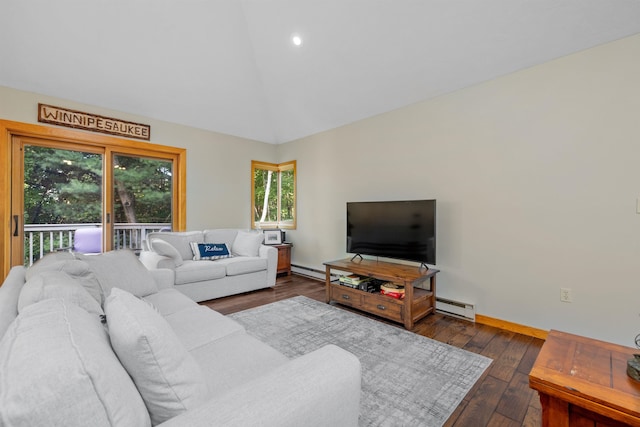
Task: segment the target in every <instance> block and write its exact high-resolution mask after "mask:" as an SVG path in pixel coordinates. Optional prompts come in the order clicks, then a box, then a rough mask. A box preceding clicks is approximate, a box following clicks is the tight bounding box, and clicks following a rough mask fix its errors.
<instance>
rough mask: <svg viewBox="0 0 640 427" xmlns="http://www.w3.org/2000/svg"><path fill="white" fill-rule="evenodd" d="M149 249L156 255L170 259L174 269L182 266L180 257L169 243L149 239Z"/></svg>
mask: <svg viewBox="0 0 640 427" xmlns="http://www.w3.org/2000/svg"><path fill="white" fill-rule="evenodd" d="M151 248H152V249H153V251H154V252H155V253H157V254H158V255H162V256H166V257H169V258H171V259H172V260H173V262H174V263H175V265H176V267H180V266H181V265H182V264H183V261H182V255H180V252H178V250H177V249H176V248H175V247H174V246H173V245H172V244H171V243H169V242H167V241H164V240H162V239H151Z"/></svg>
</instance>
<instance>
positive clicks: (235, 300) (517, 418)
mask: <svg viewBox="0 0 640 427" xmlns="http://www.w3.org/2000/svg"><path fill="white" fill-rule="evenodd" d="M297 295H304V296H306V297H308V298H313V299H316V300H318V301H324V300H325V286H324V282H321V281H319V280H315V279H310V278H306V277H303V276H298V275H295V274H294V275H293V276H291V277H280V278H278V281H277V283H276V286H275V287H274V288H270V289H264V290H259V291H255V292H250V293H247V294H242V295H234V296H230V297H226V298H220V299H217V300H212V301H207V302H204V303H202V304H204V305H207V306H208V307H211V308H212V309H214V310H216V311H218V312H220V313H222V314H230V313H235V312H238V311H242V310H246V309H248V308H252V307H257V306H260V305H264V304H268V303H271V302H275V301H279V300H283V299H286V298H291V297H294V296H297ZM338 307H341V308H344V309H345V310H348V308H346V307H342V306H338ZM358 313H359V314H362V315H366V316H368V317H371V318H374V319H376V320H379V321H382V322H385V323H389V324H391V325H394V326H398V327H401V326H400V325H398V324H395V323H392V322H387V321H385V320H384V319H380V318H377V317H374V316H370V315H367V314H366V313H362V312H358ZM413 332H415V333H417V334H420V335H423V336H425V337H429V338H432V339H435V340H438V341H441V342H445V343H447V344H451V345H453V346H456V347H459V348H463V349H465V350H468V351H472V352H474V353H478V354H482V355H484V356H487V357H490V358H492V359H493V363H492V364H491V366H490V367H489V368H488V369H487V370H486V371H485V373H484V375H483V376H482V378H481V379H480V380H479V381H478V382H477V383H476V385H475V386H474V388H473V389H472V390H471V391H470V392H469V394H468V395H467V396H466V397H465V399H464V400H463V401H462V403H461V404H460V405H459V406H458V408H457V410H456V411H455V412H454V413H453V414H452V415H451V417H450V418H449V420H448V421H447V423H446V424H445V426H448V427H463V426H464V427H466V426H469V427H481V426H501V427H510V426H527V427H529V426H539V425H541V408H540V402H539V400H538V394H537V393H536V392H535V391H534V390H531V389H530V388H529V379H528V375H529V371H530V370H531V367H532V366H533V362H534V361H535V359H536V357H537V355H538V352H539V351H540V348H541V347H542V344H543V342H544V341H543V340H540V339H537V338H532V337H529V336H525V335H521V334H517V333H513V332H508V331H504V330H501V329H497V328H494V327H490V326H486V325H481V324H474V323H471V322H468V321H465V320H459V319H456V318H453V317H450V316H445V315H442V314H439V313H436V314H434V315H429V316H427V317H425V318H424V319H422V320H420V321H419V322H417V323H416V325H415V327H414V328H413Z"/></svg>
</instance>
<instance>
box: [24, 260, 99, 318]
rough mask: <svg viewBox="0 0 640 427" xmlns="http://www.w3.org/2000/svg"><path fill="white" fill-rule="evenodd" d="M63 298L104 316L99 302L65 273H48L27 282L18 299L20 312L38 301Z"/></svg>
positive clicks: (89, 311)
mask: <svg viewBox="0 0 640 427" xmlns="http://www.w3.org/2000/svg"><path fill="white" fill-rule="evenodd" d="M49 298H62V299H63V300H65V301H67V302H69V303H71V304H75V305H77V306H79V307H82V308H83V309H85V310H86V311H87V312H88V313H92V314H96V315H98V316H100V315H102V314H104V312H103V311H102V307H100V304H99V303H98V301H96V300H95V298H93V297H92V296H91V294H90V293H89V292H88V291H87V290H86V289H85V288H84V287H83V286H82V284H81V283H80V282H79V281H78V280H76V279H75V278H73V277H72V276H70V275H69V274H67V273H65V272H64V271H48V272H45V273H40V274H38V275H37V276H34V277H32V278H31V279H29V280H27V281H26V283H25V284H24V286H23V287H22V291H21V292H20V297H19V298H18V312H22V310H23V309H24V308H25V307H27V306H29V305H31V304H35V303H37V302H38V301H42V300H44V299H49Z"/></svg>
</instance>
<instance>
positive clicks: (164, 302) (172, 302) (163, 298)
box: [142, 287, 198, 316]
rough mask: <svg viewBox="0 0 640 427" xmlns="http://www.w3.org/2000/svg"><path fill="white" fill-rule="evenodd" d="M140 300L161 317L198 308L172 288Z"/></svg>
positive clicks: (189, 299)
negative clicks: (152, 307)
mask: <svg viewBox="0 0 640 427" xmlns="http://www.w3.org/2000/svg"><path fill="white" fill-rule="evenodd" d="M142 299H143V300H145V301H146V302H148V303H149V304H151V305H153V306H154V307H155V309H156V310H158V312H159V313H160V314H161V315H163V316H167V315H169V314H173V313H177V312H178V311H181V310H186V309H188V308H193V307H197V306H198V304H196V303H195V302H194V301H193V300H192V299H191V298H189V297H188V296H186V295H185V294H183V293H182V292H180V291H178V290H176V289H175V288H173V287H172V288H171V289H163V290H161V291H158V292H156V293H155V294H151V295H147V296H146V297H144V298H142Z"/></svg>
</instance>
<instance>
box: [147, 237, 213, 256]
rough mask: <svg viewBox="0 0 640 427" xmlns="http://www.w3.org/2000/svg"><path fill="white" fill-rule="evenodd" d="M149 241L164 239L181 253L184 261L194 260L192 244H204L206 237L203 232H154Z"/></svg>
mask: <svg viewBox="0 0 640 427" xmlns="http://www.w3.org/2000/svg"><path fill="white" fill-rule="evenodd" d="M148 238H149V241H151V239H162V240H164V241H165V242H169V243H171V245H172V246H173V247H174V248H176V249H177V250H178V252H180V256H181V257H182V259H183V260H188V259H189V260H190V259H192V258H193V254H192V253H191V246H190V245H189V243H190V242H204V236H203V233H202V231H154V232H153V233H149V237H148Z"/></svg>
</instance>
